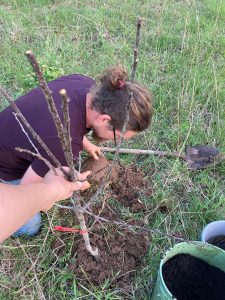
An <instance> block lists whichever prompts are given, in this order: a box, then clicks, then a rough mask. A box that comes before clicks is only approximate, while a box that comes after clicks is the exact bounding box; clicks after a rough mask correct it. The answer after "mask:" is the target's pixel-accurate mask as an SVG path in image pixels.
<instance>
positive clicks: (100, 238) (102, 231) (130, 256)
mask: <svg viewBox="0 0 225 300" xmlns="http://www.w3.org/2000/svg"><path fill="white" fill-rule="evenodd" d="M109 167H110V162H109V161H107V160H106V159H105V158H100V159H99V160H98V161H96V160H94V159H92V158H88V160H86V161H85V162H84V164H83V168H82V171H86V170H91V171H92V176H91V178H90V179H89V181H90V182H92V188H91V189H89V190H88V191H85V192H84V193H82V197H83V199H84V201H88V200H89V199H90V197H91V196H92V195H93V194H94V192H95V191H96V189H97V188H98V186H99V183H101V182H102V181H103V180H105V181H104V182H105V185H104V186H107V188H106V189H105V190H104V196H105V198H104V200H105V201H103V202H101V203H97V204H96V203H95V205H92V207H91V211H92V213H94V214H95V215H100V216H101V217H104V218H106V219H108V220H112V221H116V220H121V219H122V217H121V216H120V215H119V213H118V212H117V211H116V210H115V211H114V208H113V207H110V206H109V204H108V203H107V199H108V198H114V201H115V202H116V201H118V202H120V203H121V204H122V205H124V206H127V207H129V208H130V210H131V211H133V212H134V211H135V212H140V211H143V210H145V205H144V204H143V203H141V202H140V200H139V190H141V189H144V188H145V181H144V179H143V178H144V174H143V172H142V171H140V170H139V169H138V168H137V167H136V166H128V167H121V166H118V165H117V166H113V169H112V172H111V175H110V176H109V177H108V178H107V177H106V175H107V173H108V169H109ZM91 193H92V194H91ZM115 198H116V199H115ZM85 219H86V222H87V224H88V227H89V228H90V241H91V245H92V246H93V248H95V247H97V248H98V249H99V253H100V258H99V260H98V261H96V260H95V258H94V257H93V256H91V255H90V253H89V252H87V250H86V247H85V244H84V241H83V239H82V237H81V236H80V237H79V236H78V237H77V238H76V240H75V243H74V245H73V251H72V255H71V258H74V257H75V258H76V259H75V263H70V264H69V269H70V270H71V271H72V272H73V273H74V275H75V276H76V278H77V280H78V282H80V283H81V284H82V285H84V286H87V287H90V283H91V284H93V285H96V286H98V285H101V284H103V283H104V281H105V280H107V279H109V282H110V284H109V286H110V287H119V288H123V289H126V288H127V289H129V286H130V284H131V282H132V279H133V278H134V276H135V272H136V271H137V269H138V267H140V265H141V262H142V258H143V257H144V256H146V254H147V249H148V245H149V236H148V234H147V235H146V233H145V232H143V231H141V232H139V233H136V232H133V231H132V232H131V231H128V230H126V229H124V228H123V229H121V230H120V231H119V230H118V227H115V225H112V224H111V225H110V224H107V223H104V224H101V223H99V222H94V223H93V221H94V219H93V217H91V216H89V215H85ZM127 222H128V223H129V224H132V225H139V226H143V222H142V221H137V220H132V221H131V222H129V221H127ZM58 234H60V239H61V241H62V239H64V238H66V236H65V235H64V234H62V233H58ZM65 245H66V242H65V243H64V245H63V243H62V242H60V243H59V244H57V243H56V244H55V245H53V247H54V248H55V251H57V252H58V253H59V255H61V254H62V253H63V251H64V248H65V247H66V246H65ZM68 261H70V262H71V261H74V260H72V259H69V260H68Z"/></svg>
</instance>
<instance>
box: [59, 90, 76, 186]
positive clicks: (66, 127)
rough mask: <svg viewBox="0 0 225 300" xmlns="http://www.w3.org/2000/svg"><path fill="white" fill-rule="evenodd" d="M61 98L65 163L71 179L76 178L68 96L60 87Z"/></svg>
mask: <svg viewBox="0 0 225 300" xmlns="http://www.w3.org/2000/svg"><path fill="white" fill-rule="evenodd" d="M59 94H60V96H61V99H62V110H63V116H64V139H65V143H66V145H65V147H66V156H67V163H68V166H69V168H70V171H71V180H72V181H75V180H77V175H76V173H77V171H76V170H75V167H74V163H73V151H72V143H71V142H72V138H71V135H70V115H69V108H68V104H69V101H70V99H69V97H68V96H67V92H66V90H64V89H62V90H60V92H59Z"/></svg>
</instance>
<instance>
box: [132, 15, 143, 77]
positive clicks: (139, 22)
mask: <svg viewBox="0 0 225 300" xmlns="http://www.w3.org/2000/svg"><path fill="white" fill-rule="evenodd" d="M140 37H141V19H140V18H138V19H137V31H136V43H135V47H134V62H133V67H132V74H131V82H133V81H134V78H135V73H136V69H137V64H138V53H139V44H140Z"/></svg>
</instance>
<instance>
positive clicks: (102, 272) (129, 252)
mask: <svg viewBox="0 0 225 300" xmlns="http://www.w3.org/2000/svg"><path fill="white" fill-rule="evenodd" d="M91 243H92V245H93V247H97V248H98V249H99V253H100V258H99V261H98V262H97V261H96V260H95V259H94V257H93V256H91V255H90V254H89V253H88V252H87V250H86V248H85V245H84V242H83V241H82V242H79V243H78V244H77V245H76V244H75V245H74V249H75V252H76V253H75V256H76V264H75V265H70V267H69V268H70V270H71V271H73V272H74V274H75V276H76V278H77V280H78V281H79V282H80V283H81V284H82V285H86V286H87V285H90V282H91V283H92V284H94V285H97V286H98V285H101V284H103V283H104V281H105V280H107V279H109V282H110V287H120V288H126V287H128V286H129V285H130V283H131V282H132V279H133V278H134V275H135V272H136V270H137V268H138V267H139V266H140V264H141V258H142V257H144V256H145V255H146V253H147V248H148V244H149V241H148V239H147V238H146V237H145V235H144V234H143V233H133V232H124V231H123V232H122V233H120V234H119V233H118V230H115V229H114V233H112V230H110V233H106V234H105V235H104V234H95V235H93V236H91Z"/></svg>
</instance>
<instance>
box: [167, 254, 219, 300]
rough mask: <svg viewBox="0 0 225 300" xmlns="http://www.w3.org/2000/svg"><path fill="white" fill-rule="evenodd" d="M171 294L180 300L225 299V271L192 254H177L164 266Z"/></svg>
mask: <svg viewBox="0 0 225 300" xmlns="http://www.w3.org/2000/svg"><path fill="white" fill-rule="evenodd" d="M162 273H163V278H164V281H165V283H166V286H167V287H168V289H169V290H170V292H171V294H172V295H173V296H174V297H175V298H176V299H178V300H206V299H210V300H218V299H220V300H225V293H224V287H225V273H224V272H223V271H221V270H220V269H218V268H216V267H214V266H211V265H209V264H208V263H206V262H205V261H203V260H201V259H199V258H196V257H194V256H192V255H190V254H184V253H182V254H177V255H175V256H174V257H172V258H171V259H169V260H168V261H167V262H165V264H164V265H163V268H162Z"/></svg>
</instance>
